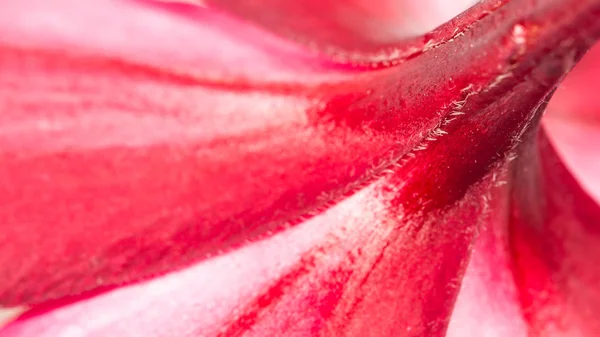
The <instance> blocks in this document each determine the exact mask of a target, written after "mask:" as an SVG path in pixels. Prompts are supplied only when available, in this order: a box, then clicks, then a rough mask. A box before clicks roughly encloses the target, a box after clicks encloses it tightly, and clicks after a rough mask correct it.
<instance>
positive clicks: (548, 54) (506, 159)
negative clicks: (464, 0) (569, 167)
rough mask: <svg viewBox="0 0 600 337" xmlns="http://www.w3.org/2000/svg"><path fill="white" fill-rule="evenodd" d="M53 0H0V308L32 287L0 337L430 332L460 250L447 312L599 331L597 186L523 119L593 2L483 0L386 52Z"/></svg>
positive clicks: (221, 9)
mask: <svg viewBox="0 0 600 337" xmlns="http://www.w3.org/2000/svg"><path fill="white" fill-rule="evenodd" d="M60 3H61V4H62V5H63V6H61V7H57V8H54V7H53V8H49V6H48V5H44V3H43V2H40V1H39V0H28V1H21V2H17V1H11V2H8V3H7V4H8V5H1V6H6V8H7V11H5V12H2V14H0V31H6V34H4V35H3V37H2V38H0V72H1V73H2V74H3V77H1V78H0V87H1V88H2V89H3V95H4V96H2V97H3V98H2V99H0V104H1V105H0V107H1V108H2V111H3V112H4V113H3V114H2V115H0V122H2V125H3V128H2V129H1V130H0V144H1V146H0V148H1V150H0V157H1V158H0V160H2V162H3V165H2V167H0V217H1V218H2V219H6V220H5V221H4V222H3V223H2V224H1V225H0V226H1V229H2V236H0V244H1V246H2V251H1V253H0V265H2V266H3V275H2V277H1V278H0V303H2V304H4V305H20V304H34V305H39V304H43V305H39V306H37V307H35V308H34V309H33V310H32V311H30V312H29V313H27V314H26V315H25V316H23V317H21V318H20V319H19V320H17V321H16V322H14V323H12V324H11V325H9V326H7V327H6V328H5V329H3V330H2V331H0V336H30V335H36V336H60V335H66V334H72V335H75V336H77V335H85V336H107V335H108V336H112V335H124V334H125V335H132V334H133V335H143V336H150V337H151V336H172V335H177V336H197V335H209V336H210V335H214V336H223V337H225V336H241V335H244V336H253V335H254V336H264V335H285V336H310V335H323V336H398V335H404V336H423V335H426V336H443V335H445V333H446V330H447V328H448V323H449V317H450V314H451V311H452V308H453V305H454V302H455V299H456V298H457V296H459V289H461V288H460V283H461V281H462V278H463V275H464V274H465V269H466V268H468V269H467V272H466V275H467V276H466V282H467V283H465V285H464V286H463V288H462V290H461V294H460V297H459V300H458V305H459V306H458V307H457V308H458V309H457V310H459V311H457V314H458V315H460V314H461V311H460V310H464V311H463V313H464V312H469V310H473V309H469V308H468V307H467V305H468V304H469V303H468V301H469V300H468V298H469V296H471V297H472V296H476V294H478V293H485V294H486V296H488V297H487V298H488V299H489V300H490V301H495V300H498V301H500V302H499V303H498V306H499V310H500V311H502V312H503V313H505V314H506V317H514V316H518V315H517V313H516V312H517V311H518V309H517V307H516V301H515V297H518V300H519V303H520V305H521V309H522V310H524V314H525V316H524V317H525V321H526V322H527V324H528V325H529V327H528V329H530V331H533V332H534V333H539V334H543V333H545V332H546V331H549V330H547V329H548V325H547V324H546V323H548V322H549V321H552V322H559V323H561V324H563V323H564V326H565V327H568V328H570V327H571V326H577V327H579V326H582V328H581V329H584V330H582V331H585V332H592V331H598V330H596V329H597V328H596V326H595V325H594V323H590V324H587V325H584V323H585V320H586V319H589V317H588V315H589V312H593V310H594V309H595V308H596V306H595V303H596V302H595V300H592V301H590V302H584V299H585V298H586V295H587V294H591V296H592V298H595V297H594V296H596V295H595V292H594V291H593V290H590V289H592V288H591V286H585V287H578V286H577V285H578V284H580V283H576V284H575V285H574V284H573V283H570V282H571V281H573V280H575V281H576V282H583V283H584V284H585V285H591V284H592V283H593V282H595V280H597V278H596V275H595V272H594V271H586V270H587V269H586V266H587V265H586V260H585V259H584V258H583V257H584V256H586V255H585V254H586V253H590V254H595V252H594V251H593V250H592V249H589V250H588V248H586V247H592V246H593V243H594V242H595V241H594V236H592V235H589V234H590V233H593V231H594V229H595V228H594V227H593V226H592V224H593V221H595V219H597V217H596V215H597V214H596V213H597V208H598V205H597V204H596V203H594V202H593V201H591V199H589V197H588V196H586V195H585V194H584V193H583V192H581V191H580V190H578V186H577V184H576V183H575V182H574V180H572V178H571V177H570V176H569V175H568V174H567V173H564V172H566V171H565V170H564V168H563V167H562V166H560V164H559V163H558V162H557V161H556V159H555V156H554V154H553V152H552V150H551V149H550V147H549V145H548V143H547V141H546V138H544V136H541V143H540V144H541V145H539V147H538V144H537V143H535V140H536V138H535V136H534V135H535V134H536V133H535V130H536V126H537V125H538V123H539V120H540V118H541V115H542V113H543V111H544V109H545V104H546V102H547V100H548V99H549V97H550V95H551V93H552V91H553V90H554V88H555V87H556V85H557V83H558V82H559V81H560V80H561V79H562V78H563V76H564V75H565V73H566V72H568V71H569V70H570V69H571V67H572V66H573V65H574V63H575V62H576V61H577V60H578V59H579V58H580V57H581V56H582V55H583V53H584V52H585V50H587V48H589V46H590V45H591V44H592V43H593V41H594V40H595V39H596V38H597V37H598V36H599V35H600V21H599V20H598V17H599V15H600V14H599V13H600V1H596V0H569V1H559V0H552V1H545V2H538V1H526V0H522V1H511V2H506V1H485V2H483V3H481V4H479V5H477V6H475V7H474V8H472V9H471V10H470V11H468V12H466V13H464V14H463V15H461V16H460V17H459V18H457V19H456V20H454V21H452V22H451V23H449V24H447V25H444V26H442V27H440V28H439V29H438V30H436V31H434V32H433V33H432V34H431V35H428V36H426V40H420V39H419V38H418V39H416V40H411V41H402V42H398V41H395V42H394V45H395V47H394V48H396V49H395V50H396V51H399V50H405V51H407V52H406V53H404V54H403V53H399V52H398V53H395V54H394V53H385V52H384V53H381V51H386V50H387V51H389V50H390V49H389V48H388V47H389V46H386V45H385V44H380V43H379V42H377V43H374V44H363V43H362V41H374V40H370V39H371V38H372V37H371V36H367V37H365V36H359V35H357V34H354V33H352V32H355V29H354V28H356V27H350V28H352V29H351V30H350V31H349V32H346V33H348V36H353V37H356V38H357V40H353V42H352V43H351V44H352V45H356V46H358V47H359V48H361V49H362V50H363V53H359V54H357V55H359V56H358V58H356V59H354V58H352V57H346V58H344V57H341V58H337V57H332V56H331V54H328V53H327V52H325V53H322V51H323V50H322V49H321V47H318V48H317V49H318V50H319V53H316V54H313V53H310V52H309V51H307V50H308V49H307V50H305V49H302V48H301V47H299V46H297V45H293V44H291V43H290V42H288V41H286V40H285V39H283V38H282V36H283V37H286V36H287V37H289V35H286V34H289V32H296V33H299V34H305V35H306V36H312V35H313V33H314V34H316V33H315V32H313V30H314V29H317V28H318V27H322V26H323V25H325V24H330V23H331V22H336V21H328V20H325V21H323V20H321V21H318V22H317V24H315V25H312V24H310V25H308V26H306V25H303V24H305V23H306V22H304V21H302V20H298V21H294V20H291V21H294V22H291V23H290V24H287V23H282V22H281V21H280V20H279V19H277V18H276V19H268V18H269V16H268V15H267V16H266V18H265V17H263V16H259V15H258V14H257V13H259V12H257V11H256V10H253V8H254V9H256V8H258V7H256V8H255V7H252V6H254V5H255V4H254V3H253V2H246V1H242V2H239V3H233V2H231V3H229V2H227V1H214V2H208V5H209V6H208V7H203V8H200V7H199V6H194V5H182V4H165V3H161V4H159V3H152V4H151V3H148V2H133V1H132V2H129V1H127V2H121V1H116V0H115V1H92V2H89V4H86V5H85V6H86V7H84V6H83V5H81V4H76V3H75V2H74V1H72V0H61V1H60ZM265 3H270V2H265ZM26 4H29V5H31V6H27V5H26ZM310 4H312V2H309V3H307V6H308V5H310ZM326 4H328V5H330V6H333V7H334V8H341V7H339V6H340V5H339V4H340V3H337V2H327V3H326ZM351 4H352V6H355V7H356V6H358V4H360V3H359V2H358V1H355V2H351ZM66 5H72V6H66ZM263 5H264V4H263ZM213 6H215V7H213ZM244 6H250V7H248V11H247V12H245V11H241V9H243V8H246V7H244ZM280 6H283V7H277V6H275V7H272V8H267V9H266V10H265V12H264V14H265V15H266V14H272V13H281V14H286V13H300V14H302V13H303V12H302V11H303V10H304V9H306V8H308V7H302V5H300V6H301V7H302V8H297V7H287V6H286V5H281V4H280ZM290 6H293V5H290ZM352 6H349V8H350V9H353V8H354V7H352ZM260 8H263V7H260ZM323 8H324V9H327V8H330V7H327V6H323ZM356 8H358V7H356ZM115 9H118V10H119V11H121V10H122V12H120V13H121V14H123V16H119V17H118V18H116V19H115V20H114V25H113V26H111V27H109V28H107V29H104V27H102V26H101V25H100V23H102V22H105V21H106V20H108V18H111V17H114V10H115ZM271 10H272V11H273V12H271ZM242 12H243V13H242ZM323 13H325V12H323ZM125 14H130V15H125ZM236 15H237V16H236ZM377 15H380V13H379V14H377ZM75 16H77V18H76V19H74V20H69V18H72V17H75ZM61 18H62V19H65V20H61ZM284 18H285V16H284ZM301 18H305V16H301ZM316 18H317V19H318V18H319V17H318V16H317V17H316ZM244 20H250V22H253V23H257V24H258V25H259V26H261V27H263V28H266V29H267V30H266V31H263V30H260V29H258V28H256V27H250V28H249V29H250V31H249V32H244V33H241V34H242V35H237V33H236V32H235V31H233V30H232V29H231V28H232V27H242V26H244V27H249V26H248V23H246V22H245V21H244ZM223 22H226V23H227V24H225V25H223ZM204 23H206V25H204ZM297 23H300V24H301V25H300V26H298V25H297ZM307 27H308V28H307ZM336 27H338V28H339V27H342V26H336ZM346 28H348V27H346ZM346 28H344V29H346ZM111 29H114V31H113V30H111ZM77 30H80V32H86V33H87V34H86V35H82V34H81V33H77V34H74V33H73V32H75V31H77ZM125 31H129V32H131V34H132V36H130V37H127V39H124V38H123V36H122V35H121V34H122V33H123V32H125ZM270 31H272V33H271V32H270ZM332 31H333V32H334V33H335V34H333V36H342V35H343V36H346V33H344V34H341V33H340V34H338V33H339V32H338V31H336V30H335V29H333V30H332ZM344 32H345V30H344ZM246 34H247V35H246ZM322 36H323V37H325V38H329V37H327V35H326V34H324V35H322ZM132 37H136V38H139V41H138V40H136V39H134V41H135V43H131V44H129V42H128V41H129V40H130V39H132ZM152 37H154V38H155V39H154V40H152V39H151V38H152ZM242 37H247V38H242ZM263 37H264V38H265V41H264V42H263V39H262V38H263ZM171 38H172V39H173V41H176V43H175V42H173V43H174V44H173V45H170V44H169V43H171V42H169V41H171V40H170V39H171ZM202 38H205V39H206V40H205V41H202ZM220 39H223V41H224V43H223V45H219V46H218V47H216V49H215V50H213V49H211V48H210V47H211V45H210V44H209V42H210V41H215V42H219V41H220ZM427 39H429V40H427ZM193 41H199V42H198V43H197V44H192V45H190V51H184V50H182V49H181V46H182V45H184V42H193ZM327 41H329V40H327ZM357 41H358V42H357ZM431 41H433V42H431ZM163 42H164V43H163ZM315 42H316V43H317V45H318V44H319V43H321V42H323V41H315ZM329 42H330V41H329ZM396 42H398V43H396ZM335 43H338V44H339V46H340V48H342V49H344V48H346V47H345V46H344V43H342V42H339V41H338V42H335ZM217 44H218V43H217ZM175 46H176V47H177V48H175ZM386 48H388V49H386ZM214 51H216V53H215V52H214ZM229 51H231V52H232V53H231V54H228V55H227V56H224V57H221V56H220V53H224V54H227V53H228V52H229ZM248 53H249V54H248ZM248 55H249V56H248ZM347 55H350V54H347ZM352 55H355V54H352ZM229 57H231V58H229ZM254 59H256V60H257V63H256V68H252V67H251V66H250V68H249V69H247V68H248V66H247V63H244V62H246V61H247V62H250V61H252V60H254ZM358 59H360V60H359V61H360V62H354V61H356V60H358ZM238 61H239V63H238ZM363 61H364V62H366V63H369V62H375V64H374V66H375V67H376V68H377V67H379V68H380V69H377V70H369V69H367V68H365V67H364V64H363V63H361V62H363ZM359 63H360V64H359ZM366 63H365V64H366ZM383 68H386V69H383ZM263 71H264V72H265V73H269V74H268V75H265V76H264V77H262V76H259V75H260V74H261V73H262V72H263ZM271 71H272V72H271ZM538 150H539V151H541V152H538ZM506 181H509V184H508V185H505V182H506ZM565 196H570V197H571V198H572V199H571V200H565ZM586 198H587V199H586ZM502 205H510V210H511V213H510V214H508V215H507V214H502V213H501V212H499V213H498V212H494V210H498V209H501V208H500V207H503V206H502ZM549 205H550V206H551V207H549ZM505 217H506V218H505ZM560 219H566V220H565V221H568V223H569V226H568V227H565V223H563V222H561V221H559V220H560ZM571 225H572V226H571ZM565 228H566V229H565ZM480 230H481V233H480V234H478V233H479V232H480ZM478 235H479V239H478V241H477V242H476V241H475V240H476V239H477V238H478ZM506 240H508V243H507V242H506ZM582 242H583V243H584V245H583V246H581V247H583V248H580V246H579V245H575V244H574V246H569V247H566V246H565V245H570V244H572V243H582ZM473 245H474V247H475V248H474V252H475V253H477V254H478V255H477V257H474V258H473V259H472V260H471V262H470V264H469V266H468V267H467V263H468V261H469V257H470V253H471V247H472V246H473ZM32 247H35V248H33V249H32ZM507 247H509V248H507ZM573 247H575V248H573ZM566 248H570V249H578V250H576V251H571V250H569V249H566ZM506 249H510V252H511V253H512V255H510V254H504V253H506V251H505V250H506ZM590 256H592V255H590ZM509 258H512V259H513V261H507V259H509ZM495 261H497V263H501V264H502V265H501V267H500V268H499V269H497V270H494V269H493V268H492V266H493V265H494V264H495V263H496V262H495ZM511 262H512V263H514V266H515V270H516V272H517V274H516V275H513V276H515V282H514V284H512V283H510V281H508V279H509V278H510V277H509V276H508V274H509V271H508V270H507V269H508V267H507V265H508V264H509V263H511ZM533 267H536V269H532V268H533ZM486 270H487V271H488V273H489V274H487V275H486V274H484V273H485V271H486ZM571 271H575V273H576V274H577V275H578V276H580V277H578V278H570V277H569V276H570V275H571V274H570V272H571ZM167 272H170V273H167ZM166 273H167V274H166ZM488 280H489V281H490V282H489V283H487V281H488ZM134 282H138V283H134ZM493 282H498V283H502V285H503V287H502V288H500V289H496V292H493V291H492V290H491V289H489V288H490V286H491V285H493V284H494V283H493ZM505 282H508V283H505ZM113 287H120V288H118V289H113V290H110V288H113ZM488 289H489V290H488ZM515 289H517V290H518V291H517V290H515ZM89 291H96V292H97V293H94V294H92V293H87V295H86V292H89ZM469 291H471V292H469ZM539 293H543V294H545V295H547V296H538V294H539ZM81 294H83V295H82V296H81ZM92 295H95V296H92ZM71 296H79V297H74V298H70V297H71ZM140 298H141V299H140ZM463 298H466V299H467V300H466V301H467V303H466V304H465V303H464V302H461V301H463V300H462V299H463ZM70 299H71V300H73V301H72V302H71V303H69V300H70ZM461 303H463V304H461ZM548 308H550V310H554V308H558V309H557V310H556V311H552V312H551V313H548V312H547V311H544V310H547V309H548ZM561 310H562V311H561ZM556 312H560V313H561V315H559V316H556V315H554V314H555V313H556ZM562 313H564V315H562ZM553 315H554V316H553ZM90 317H97V318H98V319H93V320H91V319H90ZM506 317H505V318H504V319H506ZM548 317H551V319H549V318H548ZM555 319H556V320H555ZM374 322H376V323H377V324H374ZM456 322H457V323H455V324H459V323H460V322H459V321H456ZM500 322H501V320H500V321H485V324H488V325H494V324H501V323H500ZM519 322H520V323H519V324H521V323H523V322H524V321H519ZM523 324H525V323H523ZM511 328H514V329H511V330H510V332H507V333H514V334H515V336H516V335H518V334H522V333H523V326H522V325H515V326H513V327H511ZM460 329H461V326H460V325H454V326H453V325H451V326H450V334H452V333H454V334H457V333H460ZM560 329H563V327H560ZM560 329H559V330H557V331H563V330H560ZM565 329H566V328H565ZM564 331H567V330H564ZM568 331H570V330H568Z"/></svg>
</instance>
